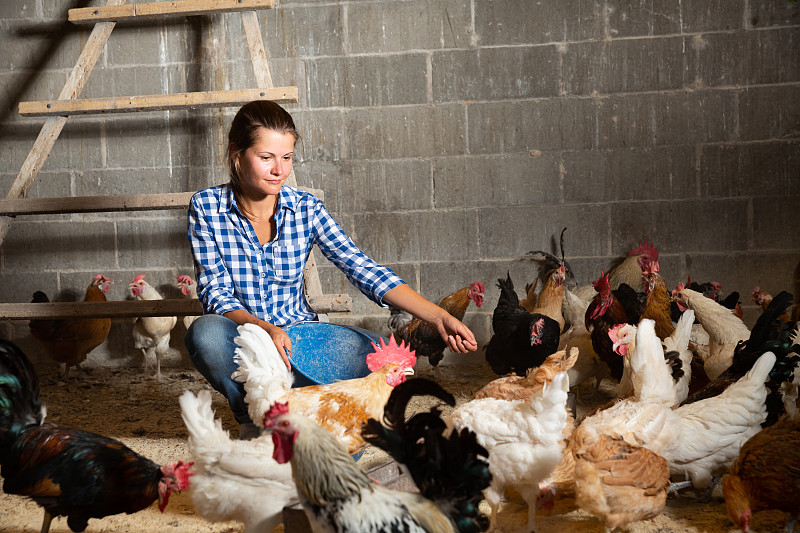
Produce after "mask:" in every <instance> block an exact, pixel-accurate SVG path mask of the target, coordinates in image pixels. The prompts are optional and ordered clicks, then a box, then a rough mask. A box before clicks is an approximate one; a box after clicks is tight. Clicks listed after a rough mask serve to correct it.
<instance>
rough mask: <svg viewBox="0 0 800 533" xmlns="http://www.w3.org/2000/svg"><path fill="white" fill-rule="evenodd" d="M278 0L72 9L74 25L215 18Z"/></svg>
mask: <svg viewBox="0 0 800 533" xmlns="http://www.w3.org/2000/svg"><path fill="white" fill-rule="evenodd" d="M274 6H275V0H173V1H168V2H151V3H147V4H134V5H127V6H119V7H81V8H75V9H70V10H69V21H70V22H72V23H73V24H94V23H97V22H107V21H112V20H113V21H116V22H122V21H129V20H133V19H136V20H144V19H152V18H157V17H165V16H173V17H178V16H184V17H186V16H191V15H213V14H215V13H230V12H232V11H245V10H253V9H271V8H273V7H274Z"/></svg>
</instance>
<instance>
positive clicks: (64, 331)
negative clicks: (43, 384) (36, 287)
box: [28, 274, 114, 378]
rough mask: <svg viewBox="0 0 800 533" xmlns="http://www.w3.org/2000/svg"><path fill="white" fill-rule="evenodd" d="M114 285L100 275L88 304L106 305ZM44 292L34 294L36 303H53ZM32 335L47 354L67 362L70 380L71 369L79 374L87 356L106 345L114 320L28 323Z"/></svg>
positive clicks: (86, 298)
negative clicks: (109, 289)
mask: <svg viewBox="0 0 800 533" xmlns="http://www.w3.org/2000/svg"><path fill="white" fill-rule="evenodd" d="M112 283H114V282H113V281H111V280H110V279H108V278H107V277H105V276H104V275H102V274H97V275H96V276H95V277H94V278H93V279H92V282H91V283H90V284H89V286H88V287H87V288H86V295H85V296H84V298H83V301H84V302H105V301H106V294H107V293H108V288H109V286H110V285H111V284H112ZM49 301H50V300H49V299H48V298H47V295H46V294H45V293H43V292H42V291H36V292H35V293H34V294H33V302H34V303H37V302H49ZM28 327H29V328H30V331H31V335H32V336H33V337H34V338H35V339H36V340H37V341H39V344H41V346H42V348H43V349H44V352H45V354H47V356H48V357H50V358H51V359H53V360H55V361H58V362H59V363H64V377H65V378H67V377H69V368H70V367H71V366H74V367H75V368H77V369H78V370H79V371H80V370H81V367H80V364H81V363H82V362H83V361H85V360H86V356H87V355H88V354H89V352H91V351H92V350H94V349H95V348H97V347H98V346H100V345H101V344H103V342H104V341H105V340H106V337H108V332H109V331H110V330H111V319H110V318H62V319H57V320H41V319H39V320H31V321H30V323H29V324H28Z"/></svg>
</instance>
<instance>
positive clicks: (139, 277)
mask: <svg viewBox="0 0 800 533" xmlns="http://www.w3.org/2000/svg"><path fill="white" fill-rule="evenodd" d="M145 276H146V274H139V275H138V276H136V277H135V278H133V282H134V283H139V282H140V281H142V280H143V279H144V277H145Z"/></svg>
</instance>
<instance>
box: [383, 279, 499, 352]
mask: <svg viewBox="0 0 800 533" xmlns="http://www.w3.org/2000/svg"><path fill="white" fill-rule="evenodd" d="M483 294H484V287H483V283H481V282H480V281H476V282H473V283H471V284H470V285H467V286H466V287H463V288H461V289H458V290H457V291H455V292H454V293H452V294H450V295H448V296H445V297H444V298H442V299H441V300H440V301H439V304H438V305H439V307H441V308H442V309H444V310H445V311H447V312H448V313H450V314H451V315H453V316H454V317H456V318H457V319H459V320H463V319H464V314H465V313H466V312H467V307H469V302H470V301H473V302H475V305H476V306H477V307H480V306H481V305H483ZM389 329H390V330H391V331H392V332H393V333H394V335H395V337H397V338H398V339H399V340H404V341H406V342H407V343H408V344H409V346H411V349H413V350H414V351H415V352H416V354H417V357H419V356H425V357H427V358H428V361H429V362H430V364H431V365H432V366H434V367H435V366H436V365H438V364H439V363H440V362H441V360H442V358H444V350H445V348H446V347H447V345H446V344H445V342H444V339H442V337H441V335H439V332H438V331H436V328H434V327H433V326H432V325H430V324H428V323H427V322H425V321H424V320H421V319H419V318H417V317H413V316H411V315H410V314H409V313H407V312H405V311H403V310H402V309H398V308H396V307H392V308H391V316H390V317H389Z"/></svg>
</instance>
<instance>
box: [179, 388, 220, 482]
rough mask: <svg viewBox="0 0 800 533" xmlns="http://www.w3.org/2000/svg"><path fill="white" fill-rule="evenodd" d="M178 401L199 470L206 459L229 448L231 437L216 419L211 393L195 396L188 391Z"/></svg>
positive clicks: (190, 447) (191, 451) (205, 391)
mask: <svg viewBox="0 0 800 533" xmlns="http://www.w3.org/2000/svg"><path fill="white" fill-rule="evenodd" d="M178 401H179V402H180V405H181V418H183V423H184V424H186V429H188V430H189V453H191V454H192V457H194V458H195V461H197V462H198V468H201V467H203V466H204V465H203V464H202V461H203V458H204V457H208V456H209V454H215V453H219V452H222V451H224V450H225V449H227V448H228V447H229V443H230V436H229V434H228V432H227V431H225V430H224V429H222V422H220V420H219V419H216V418H214V410H213V409H212V408H211V392H209V391H207V390H201V391H200V392H198V393H197V396H195V395H194V394H192V392H191V391H186V392H184V393H183V394H182V395H181V397H180V398H179V399H178Z"/></svg>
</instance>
